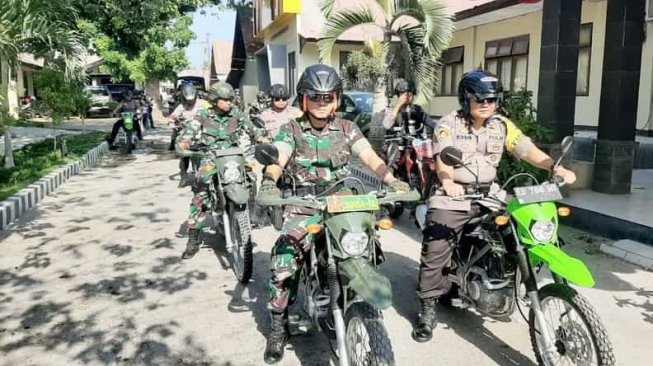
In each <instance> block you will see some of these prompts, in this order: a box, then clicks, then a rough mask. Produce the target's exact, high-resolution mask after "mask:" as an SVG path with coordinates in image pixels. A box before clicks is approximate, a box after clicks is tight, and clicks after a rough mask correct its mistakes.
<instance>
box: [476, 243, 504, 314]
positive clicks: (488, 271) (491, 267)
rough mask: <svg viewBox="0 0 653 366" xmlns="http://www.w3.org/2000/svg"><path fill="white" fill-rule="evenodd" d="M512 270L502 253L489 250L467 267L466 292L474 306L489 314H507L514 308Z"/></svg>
mask: <svg viewBox="0 0 653 366" xmlns="http://www.w3.org/2000/svg"><path fill="white" fill-rule="evenodd" d="M514 279H515V276H514V271H511V270H509V269H508V268H506V266H505V264H504V261H503V253H498V252H494V251H493V250H490V251H489V252H488V254H486V255H485V256H484V257H483V258H482V259H481V260H479V261H478V262H476V266H473V267H472V268H470V269H469V272H468V273H467V278H466V283H467V286H466V292H467V296H468V297H469V299H470V300H472V301H473V302H474V304H475V306H476V308H477V309H478V310H479V311H481V312H483V313H486V314H487V315H490V316H495V317H502V316H509V315H511V314H512V312H513V311H514V309H515V301H514V291H515V287H514V286H515V281H514Z"/></svg>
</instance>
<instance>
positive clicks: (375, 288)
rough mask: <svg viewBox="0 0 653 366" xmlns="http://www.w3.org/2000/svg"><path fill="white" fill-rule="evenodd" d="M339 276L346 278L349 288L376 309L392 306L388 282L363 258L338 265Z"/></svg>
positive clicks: (390, 287) (347, 260)
mask: <svg viewBox="0 0 653 366" xmlns="http://www.w3.org/2000/svg"><path fill="white" fill-rule="evenodd" d="M338 267H339V269H340V274H341V275H342V276H344V277H345V278H347V279H348V280H349V281H348V285H349V287H350V288H351V289H352V290H354V291H355V292H356V293H357V294H358V295H359V296H360V297H361V298H362V299H363V300H365V301H366V302H367V303H368V304H370V305H372V306H374V307H375V308H377V309H380V310H384V309H387V308H389V307H390V306H391V305H392V286H391V285H390V280H388V279H387V278H386V277H385V276H384V275H382V274H381V272H379V271H378V270H377V269H376V268H374V267H373V266H372V264H370V262H369V261H368V260H367V259H365V258H349V259H346V260H344V261H342V262H340V263H338Z"/></svg>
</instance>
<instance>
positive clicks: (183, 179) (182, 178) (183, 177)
mask: <svg viewBox="0 0 653 366" xmlns="http://www.w3.org/2000/svg"><path fill="white" fill-rule="evenodd" d="M187 185H188V173H187V172H184V171H180V172H179V184H178V185H177V188H184V187H186V186H187Z"/></svg>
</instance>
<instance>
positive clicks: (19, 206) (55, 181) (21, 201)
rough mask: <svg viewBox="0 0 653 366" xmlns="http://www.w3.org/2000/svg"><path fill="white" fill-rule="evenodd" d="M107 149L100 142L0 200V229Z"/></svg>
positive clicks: (98, 157) (89, 164) (94, 161)
mask: <svg viewBox="0 0 653 366" xmlns="http://www.w3.org/2000/svg"><path fill="white" fill-rule="evenodd" d="M108 150H109V145H108V144H107V143H106V142H102V143H101V144H100V145H98V146H97V147H95V148H93V149H91V150H90V151H89V152H87V153H86V155H84V157H83V158H82V159H80V160H78V161H75V162H73V163H70V164H68V165H66V166H64V167H61V168H59V169H57V170H55V171H54V172H52V173H50V174H48V175H46V176H44V177H43V178H41V179H39V180H38V181H36V182H34V183H32V184H31V185H29V186H27V187H26V188H23V189H22V190H20V191H18V192H17V193H16V194H14V195H13V196H11V197H9V198H7V199H6V200H4V201H2V202H0V231H2V230H4V229H5V228H7V226H9V225H10V224H11V223H12V222H13V221H15V220H16V219H18V218H19V217H20V216H21V215H23V214H24V213H25V212H27V211H28V210H30V209H32V208H34V207H35V206H36V204H37V203H39V202H40V201H41V200H43V198H45V197H47V196H49V195H51V194H52V193H53V192H54V191H55V190H56V189H57V188H58V187H59V186H61V185H62V184H64V183H65V182H66V181H67V180H68V179H70V177H72V176H74V175H77V174H79V173H80V172H82V171H84V170H85V169H87V168H88V167H91V166H96V165H97V164H98V163H99V161H100V158H101V156H102V154H104V153H106V152H107V151H108Z"/></svg>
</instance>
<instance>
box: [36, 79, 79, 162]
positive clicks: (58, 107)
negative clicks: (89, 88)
mask: <svg viewBox="0 0 653 366" xmlns="http://www.w3.org/2000/svg"><path fill="white" fill-rule="evenodd" d="M34 84H35V86H36V87H37V88H38V91H39V98H40V99H41V102H42V103H43V105H44V106H45V107H46V108H47V109H49V110H50V118H51V119H52V129H53V131H54V138H53V140H54V150H56V149H57V126H59V125H60V124H61V123H62V122H63V121H64V120H65V119H67V118H70V117H71V116H73V115H74V114H75V113H76V112H77V111H78V110H79V104H78V103H79V100H80V98H82V96H83V95H84V83H83V82H81V81H80V80H78V79H77V80H75V79H68V78H66V76H65V73H64V72H63V71H62V70H57V69H53V68H45V69H43V70H41V71H40V72H39V73H38V74H37V75H36V77H35V79H34Z"/></svg>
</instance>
